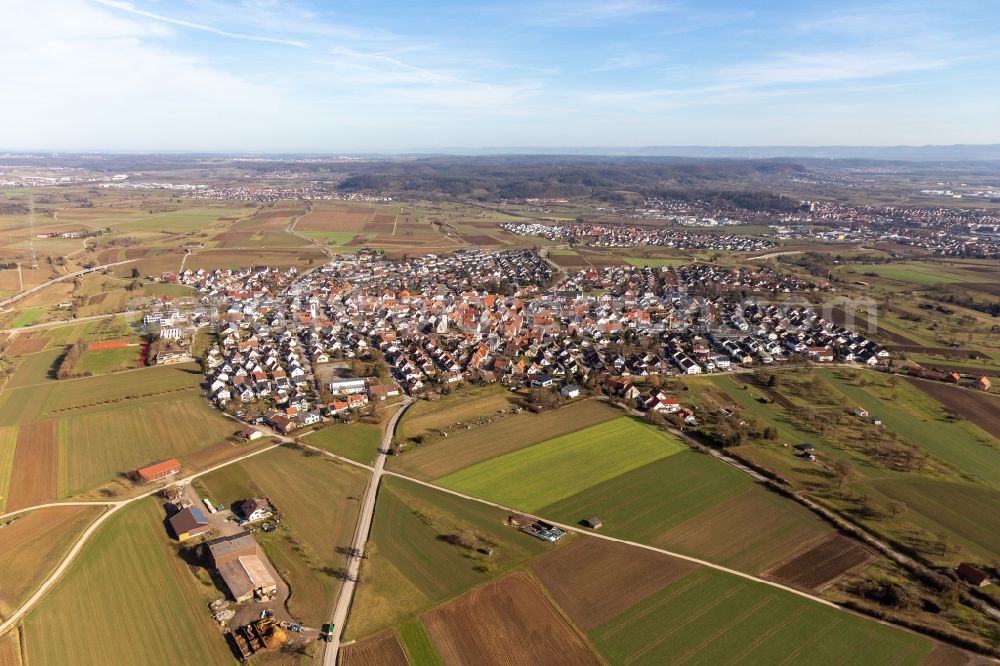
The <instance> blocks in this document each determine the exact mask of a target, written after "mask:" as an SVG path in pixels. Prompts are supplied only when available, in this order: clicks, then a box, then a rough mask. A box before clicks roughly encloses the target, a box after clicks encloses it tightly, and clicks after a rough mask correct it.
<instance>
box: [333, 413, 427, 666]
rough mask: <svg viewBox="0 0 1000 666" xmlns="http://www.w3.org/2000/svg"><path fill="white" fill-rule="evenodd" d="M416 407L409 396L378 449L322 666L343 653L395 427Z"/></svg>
mask: <svg viewBox="0 0 1000 666" xmlns="http://www.w3.org/2000/svg"><path fill="white" fill-rule="evenodd" d="M411 404H413V400H412V398H410V397H409V396H407V397H406V398H405V399H404V400H403V402H402V404H401V405H400V408H399V409H398V410H396V413H395V414H393V415H392V418H391V419H389V423H388V424H386V426H385V433H384V434H383V435H382V447H381V448H380V449H379V453H378V458H377V459H376V460H375V467H374V468H373V470H372V478H371V480H369V481H368V488H366V489H365V497H364V500H362V502H361V514H360V515H359V516H358V526H357V528H356V529H355V530H354V542H353V543H352V544H351V548H352V552H351V554H350V555H348V560H347V575H346V576H345V579H344V584H343V586H342V587H341V588H340V596H339V597H338V598H337V605H336V606H335V607H334V609H333V618H332V619H331V620H330V621H331V622H332V623H333V625H334V629H333V637H332V638H331V640H330V641H329V642H328V643H327V644H326V650H325V651H324V652H323V666H336V663H337V653H338V652H340V639H341V636H343V633H344V623H345V622H346V621H347V613H348V612H349V611H350V609H351V600H352V599H353V598H354V588H355V586H356V585H357V583H356V580H357V577H358V569H359V568H360V567H361V555H363V553H364V550H365V544H366V543H367V542H368V534H369V533H370V532H371V529H372V520H373V519H374V518H375V498H376V497H377V496H378V487H379V483H380V482H381V480H382V475H383V474H385V473H386V472H385V459H386V455H387V451H388V450H389V447H391V446H392V436H393V434H394V433H395V432H396V424H397V423H398V422H399V419H400V417H401V416H403V414H404V413H405V412H406V410H407V409H408V408H409V406H410V405H411Z"/></svg>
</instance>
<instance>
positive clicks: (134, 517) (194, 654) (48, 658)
mask: <svg viewBox="0 0 1000 666" xmlns="http://www.w3.org/2000/svg"><path fill="white" fill-rule="evenodd" d="M198 585H199V584H198V582H197V581H196V579H195V578H194V577H193V576H192V575H191V573H190V572H189V571H188V568H187V566H186V565H185V564H184V561H183V560H182V559H181V558H180V557H178V555H177V554H176V552H175V551H174V549H173V548H172V547H171V546H170V543H169V537H168V536H167V533H166V530H165V529H164V527H163V513H162V512H161V510H160V508H159V506H158V505H157V504H156V502H155V501H154V500H152V499H149V500H143V501H141V502H137V503H135V504H133V505H131V506H128V507H126V508H124V509H122V510H121V511H120V513H118V514H117V515H115V516H113V517H112V518H110V519H109V520H108V522H107V523H106V524H105V525H103V526H102V528H101V529H100V530H98V532H97V533H96V534H95V535H94V537H93V538H92V539H91V541H90V542H88V543H87V545H86V546H84V548H83V550H82V551H81V553H80V556H79V557H78V558H77V559H76V560H75V561H74V562H73V564H72V565H71V566H70V568H69V570H68V571H67V572H66V574H65V576H64V577H63V578H62V579H61V580H60V581H59V582H58V583H57V584H56V585H55V587H54V588H53V589H52V590H51V591H50V592H49V594H48V595H47V596H46V597H45V598H44V599H42V601H41V603H40V604H39V605H38V606H36V607H35V608H34V609H33V610H32V611H31V612H30V613H29V614H28V616H27V618H26V619H25V622H24V642H25V645H26V648H27V649H26V652H27V656H28V659H29V661H30V663H31V664H32V666H46V665H48V664H52V665H53V666H84V665H87V664H94V666H98V665H100V666H103V665H104V664H136V663H140V664H150V665H153V666H155V665H158V664H162V665H164V666H169V665H173V664H186V663H191V661H192V659H194V660H195V661H197V662H198V663H211V664H230V663H233V657H232V656H231V654H230V651H229V648H228V647H227V645H226V641H225V639H224V638H223V637H222V635H221V633H220V632H219V630H218V628H217V627H216V626H215V623H214V622H213V621H212V618H211V615H210V614H209V612H208V609H207V608H206V607H205V603H204V600H203V596H202V592H200V591H199V589H198Z"/></svg>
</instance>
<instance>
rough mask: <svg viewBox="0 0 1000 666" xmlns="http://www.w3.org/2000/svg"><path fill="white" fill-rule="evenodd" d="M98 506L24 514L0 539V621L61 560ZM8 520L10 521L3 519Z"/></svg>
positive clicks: (97, 510) (41, 510) (90, 519)
mask: <svg viewBox="0 0 1000 666" xmlns="http://www.w3.org/2000/svg"><path fill="white" fill-rule="evenodd" d="M101 511H102V509H101V508H100V507H93V506H90V507H87V506H66V507H52V508H48V509H37V510H35V511H31V512H29V513H26V514H23V515H22V516H21V517H20V519H18V520H17V521H16V522H14V523H12V524H11V525H8V526H7V527H5V528H4V529H3V533H2V534H3V538H0V618H4V617H7V616H8V615H9V614H10V612H11V610H13V609H15V608H17V607H18V606H19V605H20V604H21V603H22V602H24V600H25V599H27V598H28V596H29V595H30V594H31V593H32V592H34V590H35V588H36V587H37V586H38V585H39V584H40V583H41V582H42V579H43V578H44V577H45V576H46V575H47V574H48V572H49V571H51V570H52V568H53V567H55V566H56V564H57V563H58V562H59V560H61V559H62V558H63V556H64V555H65V554H66V552H67V551H68V550H69V548H70V546H71V545H72V542H73V539H75V538H76V536H77V535H78V534H80V533H81V532H83V530H84V529H86V528H87V525H89V524H90V523H91V522H93V520H94V519H95V518H97V516H98V515H100V513H101ZM4 520H5V521H6V520H9V519H4Z"/></svg>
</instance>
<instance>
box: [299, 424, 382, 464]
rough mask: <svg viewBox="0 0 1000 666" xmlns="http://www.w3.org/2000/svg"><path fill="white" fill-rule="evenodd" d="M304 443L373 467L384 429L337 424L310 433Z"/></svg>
mask: <svg viewBox="0 0 1000 666" xmlns="http://www.w3.org/2000/svg"><path fill="white" fill-rule="evenodd" d="M303 441H305V442H306V443H307V444H312V445H313V446H317V447H319V448H321V449H323V450H325V451H329V452H330V453H335V454H337V455H338V456H344V457H345V458H350V459H351V460H355V461H357V462H359V463H364V464H365V465H371V464H372V462H374V461H375V458H376V456H377V455H378V448H379V445H380V444H381V443H382V429H381V428H379V427H378V426H375V425H369V424H367V423H352V424H350V425H342V424H337V425H333V426H330V427H328V428H324V429H322V430H319V431H317V432H314V433H310V434H309V435H306V436H305V437H304V438H303Z"/></svg>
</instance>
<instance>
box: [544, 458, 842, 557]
mask: <svg viewBox="0 0 1000 666" xmlns="http://www.w3.org/2000/svg"><path fill="white" fill-rule="evenodd" d="M538 513H539V515H543V516H546V517H550V518H552V519H553V520H558V521H560V522H563V523H568V524H575V523H576V522H578V521H580V520H582V519H584V518H589V517H590V516H597V517H599V518H600V519H601V520H602V521H603V522H604V527H603V528H602V531H603V532H607V533H608V534H610V535H613V536H617V537H621V538H625V539H629V540H633V541H637V542H640V543H647V544H651V545H655V546H659V547H661V548H666V549H669V550H673V551H676V552H679V553H683V554H685V555H690V556H692V557H697V558H700V559H707V560H710V561H713V562H718V563H721V564H725V565H727V566H732V567H734V568H737V569H741V570H745V571H750V572H752V573H757V572H759V571H761V570H763V569H766V568H769V567H770V566H772V565H774V564H776V563H778V562H780V561H782V560H784V559H785V558H787V556H788V555H789V554H791V553H792V552H794V551H795V550H797V549H798V548H799V547H800V544H802V543H806V542H808V541H810V540H812V539H815V538H817V537H820V536H823V535H826V534H829V533H830V529H829V528H828V527H826V525H825V524H824V523H822V522H821V521H820V520H818V519H817V518H815V517H814V516H813V515H812V514H811V513H809V512H808V511H806V510H805V509H803V508H801V507H799V506H797V505H795V504H792V503H789V502H788V501H787V500H785V499H784V498H782V497H779V496H777V495H775V494H772V493H771V492H769V491H767V490H766V489H764V488H762V487H760V486H758V485H757V484H756V483H754V482H753V481H752V480H751V479H750V478H749V477H748V476H746V475H745V474H743V473H742V472H740V471H738V470H736V469H734V468H732V467H730V466H729V465H726V464H725V463H722V462H720V461H718V460H715V459H714V458H712V457H710V456H707V455H704V454H701V453H698V452H696V451H693V450H684V451H681V452H680V453H678V454H677V455H673V456H670V457H667V458H662V459H660V460H656V461H654V462H652V463H650V464H647V465H644V466H642V467H639V468H637V469H634V470H632V471H630V472H627V473H625V474H622V475H621V476H618V477H615V478H612V479H609V480H607V481H604V482H603V483H600V484H597V485H594V486H591V487H589V488H586V489H585V490H583V491H582V492H580V493H578V494H576V495H573V496H570V497H567V498H564V499H562V500H560V501H558V502H554V503H552V504H550V505H548V506H545V507H543V508H541V509H540V510H539V512H538Z"/></svg>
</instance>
